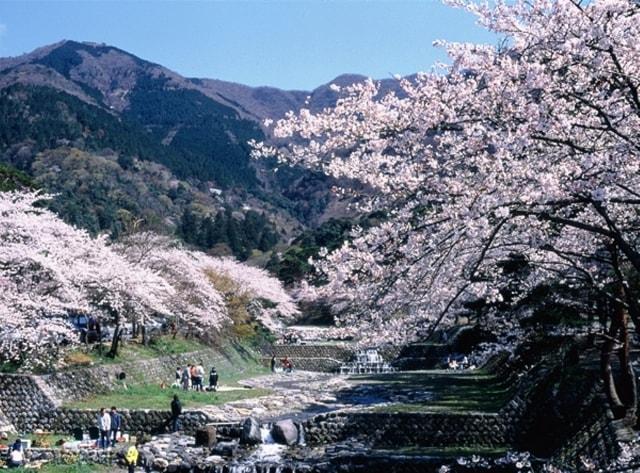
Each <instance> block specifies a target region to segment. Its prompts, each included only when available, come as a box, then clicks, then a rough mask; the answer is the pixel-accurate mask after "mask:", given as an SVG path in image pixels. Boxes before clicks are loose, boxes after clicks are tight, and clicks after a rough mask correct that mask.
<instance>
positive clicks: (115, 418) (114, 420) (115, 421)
mask: <svg viewBox="0 0 640 473" xmlns="http://www.w3.org/2000/svg"><path fill="white" fill-rule="evenodd" d="M109 415H110V416H111V435H110V436H109V437H110V438H111V446H112V447H115V446H116V441H117V440H118V431H119V430H120V428H121V427H122V416H121V415H120V413H119V412H118V409H116V406H112V407H111V412H110V413H109Z"/></svg>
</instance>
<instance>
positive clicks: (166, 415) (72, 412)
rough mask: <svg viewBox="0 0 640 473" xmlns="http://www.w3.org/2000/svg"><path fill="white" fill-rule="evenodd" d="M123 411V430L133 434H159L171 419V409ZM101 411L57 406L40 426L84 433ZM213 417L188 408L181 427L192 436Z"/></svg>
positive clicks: (57, 430) (54, 430)
mask: <svg viewBox="0 0 640 473" xmlns="http://www.w3.org/2000/svg"><path fill="white" fill-rule="evenodd" d="M120 414H122V431H123V432H127V433H130V434H134V435H142V434H151V435H155V434H160V433H164V432H165V431H166V428H167V427H168V426H169V423H170V420H171V412H170V411H159V410H127V409H123V410H121V411H120ZM98 415H99V411H98V410H96V409H56V410H54V411H51V413H50V415H48V416H46V415H45V416H42V417H41V418H40V419H39V423H40V428H41V429H43V430H45V431H47V432H54V433H60V434H65V433H67V434H68V433H71V432H72V431H73V429H75V428H81V429H82V430H84V431H85V432H87V431H88V430H89V427H94V426H96V425H97V420H98ZM213 420H214V419H213V418H211V417H210V416H208V415H207V414H205V413H204V412H202V411H197V410H193V411H185V412H183V414H182V415H181V416H180V424H181V430H182V431H184V432H185V433H187V434H189V435H194V433H195V431H196V430H197V429H198V428H199V427H201V426H202V425H204V424H207V423H209V422H213Z"/></svg>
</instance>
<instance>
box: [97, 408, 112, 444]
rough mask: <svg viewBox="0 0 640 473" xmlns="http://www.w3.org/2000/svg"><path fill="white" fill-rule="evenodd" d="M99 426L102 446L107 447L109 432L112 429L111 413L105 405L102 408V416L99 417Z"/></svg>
mask: <svg viewBox="0 0 640 473" xmlns="http://www.w3.org/2000/svg"><path fill="white" fill-rule="evenodd" d="M98 428H99V429H100V445H99V446H100V447H101V448H107V447H108V446H109V432H110V431H111V415H109V413H108V412H107V410H106V409H105V408H104V407H103V408H102V409H100V417H98Z"/></svg>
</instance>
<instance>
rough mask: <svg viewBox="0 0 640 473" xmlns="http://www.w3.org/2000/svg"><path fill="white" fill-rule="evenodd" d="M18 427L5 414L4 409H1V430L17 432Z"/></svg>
mask: <svg viewBox="0 0 640 473" xmlns="http://www.w3.org/2000/svg"><path fill="white" fill-rule="evenodd" d="M15 430H16V428H15V427H14V426H13V424H12V423H11V421H10V420H9V418H8V417H7V416H6V415H4V413H3V412H2V409H0V432H15Z"/></svg>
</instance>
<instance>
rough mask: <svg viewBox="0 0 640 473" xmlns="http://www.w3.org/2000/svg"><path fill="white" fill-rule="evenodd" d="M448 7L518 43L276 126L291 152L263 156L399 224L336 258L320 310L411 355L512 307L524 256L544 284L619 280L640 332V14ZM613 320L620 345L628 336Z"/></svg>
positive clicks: (599, 8)
mask: <svg viewBox="0 0 640 473" xmlns="http://www.w3.org/2000/svg"><path fill="white" fill-rule="evenodd" d="M450 3H452V4H454V6H459V7H463V8H466V9H467V10H469V11H470V12H472V13H473V14H475V15H477V17H478V20H479V23H480V24H482V25H484V26H485V27H487V28H488V29H490V30H492V31H494V32H496V33H498V34H499V35H501V36H503V38H504V41H503V42H502V43H501V44H502V45H501V46H498V47H494V46H488V45H478V44H448V43H439V44H440V45H441V46H443V47H445V48H446V49H447V51H448V53H449V56H450V58H451V65H450V66H442V68H443V70H440V71H437V70H436V71H434V72H432V73H422V74H418V75H417V76H416V77H415V79H411V80H409V79H400V86H401V88H402V91H403V93H402V94H398V95H396V94H393V93H391V94H388V95H385V96H380V95H379V89H378V86H377V85H376V83H375V82H373V81H366V82H364V83H362V84H357V85H354V86H351V87H348V88H346V89H345V90H343V91H342V97H341V99H340V100H339V101H338V102H337V104H336V106H335V107H334V108H333V109H327V110H324V111H321V112H319V113H315V114H314V113H311V112H310V111H309V110H306V109H303V110H301V111H300V112H299V113H290V114H289V115H288V116H287V117H286V118H285V119H283V120H280V121H278V122H277V123H276V124H275V127H274V129H273V133H274V136H276V137H277V138H280V139H283V140H285V139H286V140H288V141H289V142H290V143H291V144H289V145H288V146H284V147H282V148H280V149H276V148H274V147H272V146H268V145H266V144H264V143H261V144H256V143H254V144H253V145H254V147H255V155H256V156H257V157H261V156H274V155H275V156H277V157H278V158H279V159H280V160H281V161H283V162H287V163H290V164H293V165H302V166H305V167H308V168H311V169H314V170H319V171H322V172H325V173H327V174H330V175H332V176H335V177H340V178H348V179H355V180H358V181H360V182H362V183H364V184H366V185H368V186H370V187H371V188H372V189H373V190H374V191H375V192H372V193H371V195H372V196H373V197H371V198H369V199H366V198H365V197H366V196H360V199H361V205H362V209H363V210H373V209H376V210H380V209H382V210H384V211H385V212H386V213H387V220H386V221H385V222H384V223H383V224H381V225H379V226H378V227H375V228H372V229H369V230H367V231H364V230H356V231H355V232H354V235H353V240H352V241H351V242H349V243H345V244H344V246H343V247H342V248H340V249H338V250H336V251H334V252H332V253H331V254H324V255H322V256H323V259H322V260H321V261H319V262H318V264H317V266H318V268H319V270H320V271H321V272H323V273H324V275H325V276H326V280H327V281H328V282H327V284H326V285H325V286H324V287H322V288H320V289H319V293H320V295H323V296H326V297H331V298H332V299H333V300H334V301H335V302H336V307H337V309H338V310H339V312H340V316H339V318H338V323H339V324H340V325H342V326H344V327H348V328H349V329H351V330H353V327H354V326H357V327H359V328H361V330H360V333H364V334H366V335H367V337H366V338H368V339H369V341H371V342H377V343H380V342H389V341H391V342H401V341H406V340H408V339H411V338H414V337H416V336H417V335H419V334H424V333H427V334H428V333H429V332H431V331H432V330H433V329H434V328H435V327H436V326H438V324H441V323H446V322H447V314H450V313H452V312H454V311H455V310H456V309H459V308H460V307H461V305H462V303H464V302H465V301H468V300H470V299H477V298H484V299H486V300H488V301H499V300H500V298H501V297H502V294H501V287H502V285H503V284H504V274H503V271H501V269H500V265H501V263H502V262H504V261H505V260H508V259H509V258H510V257H511V256H512V255H514V254H518V255H521V256H522V257H524V258H525V259H526V260H527V261H528V262H529V263H530V264H531V265H533V266H535V267H536V270H535V271H532V272H531V279H530V281H529V282H528V284H530V285H531V286H534V285H536V284H539V283H540V282H542V281H544V280H545V279H546V278H549V277H555V276H557V275H558V274H559V270H562V271H570V273H569V274H572V275H575V274H578V273H580V274H582V276H584V279H585V280H588V281H590V282H592V283H593V284H594V287H596V288H599V289H601V290H605V289H606V288H607V287H608V285H609V284H610V282H611V281H610V280H609V279H608V277H611V278H613V279H614V280H616V281H618V283H619V288H621V289H620V291H622V292H620V291H617V292H615V293H614V297H615V298H616V299H617V300H618V301H619V302H620V304H622V305H621V306H620V307H621V308H622V310H623V311H626V313H628V314H629V315H630V316H631V317H632V318H633V319H634V322H635V327H636V328H637V329H638V330H640V319H639V318H638V316H639V315H640V314H638V311H636V310H634V309H633V307H632V305H633V303H634V301H635V302H637V300H638V295H637V293H635V292H634V291H635V288H634V287H633V286H632V284H630V279H629V276H628V274H629V272H630V273H631V274H637V273H638V271H640V252H639V249H638V239H637V237H638V231H637V230H638V223H639V220H638V205H639V204H640V186H639V184H640V182H639V180H640V173H639V172H638V171H639V170H640V168H639V164H640V160H639V157H640V156H639V155H640V133H639V131H640V93H639V86H640V61H639V59H640V7H639V6H638V4H637V2H633V1H630V0H599V1H598V0H596V1H593V2H588V3H585V4H582V3H579V2H574V1H570V0H541V1H536V2H527V1H516V2H504V1H498V2H495V3H493V2H492V3H491V6H490V5H489V4H476V3H472V2H464V1H454V2H450ZM335 89H338V87H335ZM345 192H348V190H346V191H345ZM603 249H606V250H607V251H608V254H609V255H610V257H609V258H608V259H607V261H605V262H602V261H601V260H600V259H599V258H598V257H597V255H598V254H599V253H600V252H602V251H603ZM612 255H614V256H612ZM584 256H587V257H584ZM603 265H604V266H606V267H607V268H608V271H603ZM616 268H627V269H628V271H626V272H625V271H618V270H616ZM605 273H606V274H608V275H610V276H608V277H607V278H603V276H602V275H603V274H605ZM565 274H566V273H565ZM623 292H626V293H627V294H628V295H629V297H624V298H622V297H621V296H622V295H624V294H623ZM615 312H616V313H620V309H616V311H615ZM614 319H615V320H617V322H615V323H614V322H613V320H614ZM614 319H612V322H611V323H612V327H611V330H610V331H609V334H608V335H607V336H609V337H610V338H611V339H612V340H613V343H614V344H615V343H618V342H619V341H624V340H625V335H624V334H625V333H626V326H627V325H626V320H625V319H624V317H623V318H622V319H621V318H620V316H619V315H617V316H615V317H614ZM625 346H627V347H628V344H625ZM625 363H626V364H627V366H628V368H629V370H630V369H631V367H630V364H629V360H628V357H627V359H626V360H625ZM607 366H608V363H607V362H606V361H605V362H603V369H604V370H605V371H606V369H607Z"/></svg>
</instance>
